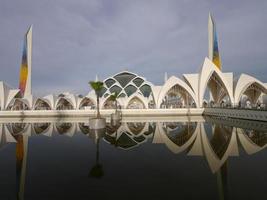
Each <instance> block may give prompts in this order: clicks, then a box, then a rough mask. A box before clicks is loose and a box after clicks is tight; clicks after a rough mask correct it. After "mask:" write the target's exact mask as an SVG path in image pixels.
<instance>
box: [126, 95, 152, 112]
mask: <svg viewBox="0 0 267 200" xmlns="http://www.w3.org/2000/svg"><path fill="white" fill-rule="evenodd" d="M134 98H136V99H138V100H140V101H141V103H143V105H144V107H145V109H148V99H147V98H145V97H144V96H143V95H141V94H138V93H134V94H133V95H132V96H131V97H130V98H127V99H126V101H125V108H127V107H128V105H129V103H130V102H131V100H132V99H134Z"/></svg>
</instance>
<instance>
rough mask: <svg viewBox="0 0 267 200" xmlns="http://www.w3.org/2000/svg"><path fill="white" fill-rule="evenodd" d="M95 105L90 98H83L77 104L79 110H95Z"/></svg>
mask: <svg viewBox="0 0 267 200" xmlns="http://www.w3.org/2000/svg"><path fill="white" fill-rule="evenodd" d="M95 106H96V103H95V101H94V100H93V99H92V98H89V97H83V99H82V100H81V102H80V104H79V107H78V108H79V110H81V109H95Z"/></svg>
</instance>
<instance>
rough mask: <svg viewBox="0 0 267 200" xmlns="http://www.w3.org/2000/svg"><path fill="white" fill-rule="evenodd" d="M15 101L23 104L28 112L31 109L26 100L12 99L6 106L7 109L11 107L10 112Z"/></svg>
mask: <svg viewBox="0 0 267 200" xmlns="http://www.w3.org/2000/svg"><path fill="white" fill-rule="evenodd" d="M16 101H19V102H21V103H23V104H25V105H26V106H27V107H28V109H29V110H30V109H31V107H30V103H29V102H28V100H27V99H23V98H13V99H12V100H11V101H10V102H9V104H8V105H7V108H8V107H9V106H12V107H11V110H13V106H14V104H15V102H16Z"/></svg>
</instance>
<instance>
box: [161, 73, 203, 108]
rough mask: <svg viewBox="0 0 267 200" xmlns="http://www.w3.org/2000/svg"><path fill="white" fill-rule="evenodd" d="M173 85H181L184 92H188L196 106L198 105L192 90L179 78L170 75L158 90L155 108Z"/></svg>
mask: <svg viewBox="0 0 267 200" xmlns="http://www.w3.org/2000/svg"><path fill="white" fill-rule="evenodd" d="M175 85H179V86H181V87H182V88H183V89H184V90H185V91H186V92H188V94H189V95H190V96H191V97H192V98H193V100H194V101H195V103H196V106H197V107H198V106H199V105H198V101H197V98H196V95H195V93H194V92H193V90H192V89H191V88H190V87H189V86H188V85H187V84H186V83H185V82H184V81H182V80H181V79H179V78H177V77H175V76H172V77H170V78H169V79H168V80H167V81H166V83H165V84H164V85H163V87H162V88H161V90H160V93H159V96H158V99H157V101H156V106H157V108H160V104H161V102H162V100H163V99H164V97H165V95H166V94H167V92H168V91H169V90H170V89H171V88H172V87H173V86H175Z"/></svg>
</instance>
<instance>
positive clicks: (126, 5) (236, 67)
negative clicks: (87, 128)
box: [0, 0, 267, 95]
mask: <svg viewBox="0 0 267 200" xmlns="http://www.w3.org/2000/svg"><path fill="white" fill-rule="evenodd" d="M209 12H211V13H212V14H213V17H214V19H215V21H216V25H217V27H216V28H217V34H218V38H219V51H220V54H221V60H222V68H223V71H225V72H229V71H233V72H234V73H235V76H237V75H239V74H240V73H248V74H250V75H253V76H255V77H257V78H258V79H260V80H261V81H263V82H267V26H266V21H267V1H266V0H257V1H252V0H235V1H233V0H228V1H227V0H224V1H215V0H194V1H193V0H170V1H168V0H147V1H146V0H140V1H138V0H134V1H132V0H119V1H117V0H23V1H22V0H0V27H1V28H0V67H1V71H0V79H1V80H3V81H5V82H6V83H8V84H9V85H11V86H13V87H18V80H19V70H20V63H21V56H22V55H21V54H22V45H23V37H24V34H25V32H26V31H27V29H28V27H29V26H30V25H31V24H33V60H32V87H33V93H34V94H36V95H45V94H49V93H58V92H63V91H70V92H74V93H77V94H78V93H82V94H86V93H87V92H88V91H89V86H88V84H87V83H88V81H89V80H94V79H95V75H96V74H98V76H99V78H100V79H105V78H107V77H108V76H111V75H113V74H115V73H118V72H120V71H122V70H129V71H132V72H135V73H137V74H139V75H141V76H144V77H146V78H147V80H148V81H150V82H152V83H154V84H156V85H157V84H162V83H163V81H164V72H167V73H168V75H169V76H170V75H175V76H178V77H181V75H182V74H183V73H196V72H198V71H199V69H200V67H201V65H202V63H203V61H204V58H205V56H207V55H208V31H207V26H208V25H207V24H208V13H209Z"/></svg>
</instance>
